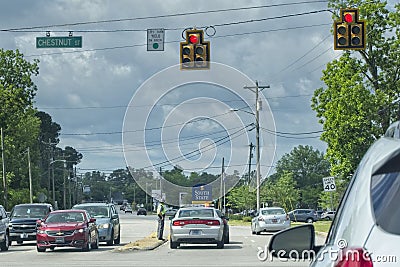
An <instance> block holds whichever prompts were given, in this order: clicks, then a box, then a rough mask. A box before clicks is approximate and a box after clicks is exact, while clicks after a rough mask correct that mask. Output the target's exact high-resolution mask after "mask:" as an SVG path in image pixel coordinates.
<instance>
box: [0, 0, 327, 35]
mask: <svg viewBox="0 0 400 267" xmlns="http://www.w3.org/2000/svg"><path fill="white" fill-rule="evenodd" d="M311 3H328V1H327V0H313V1H302V2H291V3H281V4H270V5H261V6H250V7H238V8H227V9H216V10H205V11H195V12H184V13H175V14H165V15H154V16H144V17H136V18H125V19H109V20H97V21H86V22H75V23H63V24H51V25H41V26H29V27H19V28H9V29H0V32H11V31H21V30H33V29H46V28H56V27H67V26H78V25H91V24H103V23H115V22H125V21H135V20H147V19H160V18H169V17H180V16H191V15H201V14H212V13H220V12H231V11H241V10H251V9H261V8H271V7H283V6H292V5H302V4H311Z"/></svg>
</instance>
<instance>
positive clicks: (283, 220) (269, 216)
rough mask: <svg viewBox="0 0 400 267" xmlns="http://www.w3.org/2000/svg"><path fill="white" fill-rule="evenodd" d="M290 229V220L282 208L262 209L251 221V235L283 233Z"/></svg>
mask: <svg viewBox="0 0 400 267" xmlns="http://www.w3.org/2000/svg"><path fill="white" fill-rule="evenodd" d="M287 228H290V219H289V216H288V215H287V214H286V212H285V210H284V209H283V208H280V207H268V208H261V209H260V211H258V212H257V213H256V215H255V217H253V219H252V220H251V233H252V234H257V235H259V234H260V232H272V231H281V230H284V229H287Z"/></svg>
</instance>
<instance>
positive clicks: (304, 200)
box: [270, 145, 330, 208]
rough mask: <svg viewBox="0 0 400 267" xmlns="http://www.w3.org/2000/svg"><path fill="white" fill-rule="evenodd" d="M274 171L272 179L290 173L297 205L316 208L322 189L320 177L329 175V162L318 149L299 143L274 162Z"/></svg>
mask: <svg viewBox="0 0 400 267" xmlns="http://www.w3.org/2000/svg"><path fill="white" fill-rule="evenodd" d="M275 169H276V173H275V174H274V175H273V177H272V179H270V180H272V181H275V180H277V179H280V178H281V177H283V176H285V175H286V173H291V175H292V176H293V180H294V181H295V184H296V188H297V189H299V194H300V198H299V199H298V200H299V203H296V205H297V206H300V207H307V208H317V205H318V199H319V194H320V193H321V191H322V178H323V177H326V176H329V170H330V164H329V162H328V161H327V160H326V159H325V158H324V154H323V153H322V152H320V151H319V150H314V149H313V148H312V147H311V146H302V145H299V146H298V147H295V148H294V149H293V150H292V151H291V152H290V153H288V154H285V155H283V156H282V158H281V159H279V160H278V161H277V163H276V168H275Z"/></svg>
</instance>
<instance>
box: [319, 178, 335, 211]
mask: <svg viewBox="0 0 400 267" xmlns="http://www.w3.org/2000/svg"><path fill="white" fill-rule="evenodd" d="M322 183H323V185H324V191H325V192H331V193H330V194H331V210H334V208H333V194H332V193H333V191H336V184H335V177H332V176H330V177H324V178H322Z"/></svg>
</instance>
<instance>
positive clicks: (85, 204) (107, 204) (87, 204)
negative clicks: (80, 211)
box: [74, 202, 114, 207]
mask: <svg viewBox="0 0 400 267" xmlns="http://www.w3.org/2000/svg"><path fill="white" fill-rule="evenodd" d="M83 206H85V207H86V206H96V207H98V206H114V204H112V203H104V202H88V203H80V204H76V205H74V207H83Z"/></svg>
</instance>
